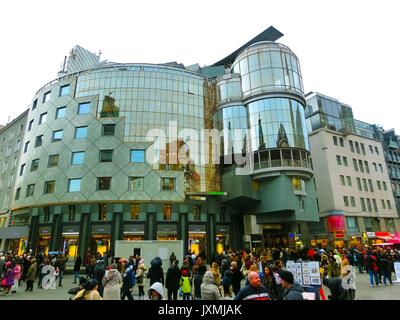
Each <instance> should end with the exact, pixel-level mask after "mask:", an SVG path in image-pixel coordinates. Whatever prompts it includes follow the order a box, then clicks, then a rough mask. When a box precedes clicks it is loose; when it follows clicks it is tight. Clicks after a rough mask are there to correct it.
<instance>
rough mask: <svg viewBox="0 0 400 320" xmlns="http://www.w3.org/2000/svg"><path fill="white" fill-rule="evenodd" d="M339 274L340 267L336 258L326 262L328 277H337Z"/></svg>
mask: <svg viewBox="0 0 400 320" xmlns="http://www.w3.org/2000/svg"><path fill="white" fill-rule="evenodd" d="M339 275H340V267H339V265H338V264H337V262H336V260H335V259H333V260H331V261H329V262H328V277H329V278H333V277H338V276H339Z"/></svg>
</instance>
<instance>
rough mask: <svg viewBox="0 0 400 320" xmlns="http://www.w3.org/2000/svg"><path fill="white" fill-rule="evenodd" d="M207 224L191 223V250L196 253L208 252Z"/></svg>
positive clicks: (189, 242)
mask: <svg viewBox="0 0 400 320" xmlns="http://www.w3.org/2000/svg"><path fill="white" fill-rule="evenodd" d="M206 242H207V241H206V225H205V224H198V225H194V224H193V225H189V241H188V246H189V248H188V249H189V251H190V252H192V253H193V252H194V253H195V254H196V255H197V254H199V253H200V252H206V249H207V245H206Z"/></svg>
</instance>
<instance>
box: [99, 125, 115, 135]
mask: <svg viewBox="0 0 400 320" xmlns="http://www.w3.org/2000/svg"><path fill="white" fill-rule="evenodd" d="M114 134H115V124H103V128H102V136H113V135H114Z"/></svg>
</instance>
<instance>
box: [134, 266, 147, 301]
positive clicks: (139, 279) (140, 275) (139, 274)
mask: <svg viewBox="0 0 400 320" xmlns="http://www.w3.org/2000/svg"><path fill="white" fill-rule="evenodd" d="M146 270H147V268H146V266H145V265H144V260H143V259H141V260H140V261H139V266H138V268H137V270H136V273H135V280H136V284H137V286H138V289H139V300H144V298H145V294H144V283H145V277H144V275H145V271H146Z"/></svg>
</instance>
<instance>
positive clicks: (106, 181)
mask: <svg viewBox="0 0 400 320" xmlns="http://www.w3.org/2000/svg"><path fill="white" fill-rule="evenodd" d="M110 189H111V177H100V178H97V190H110Z"/></svg>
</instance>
